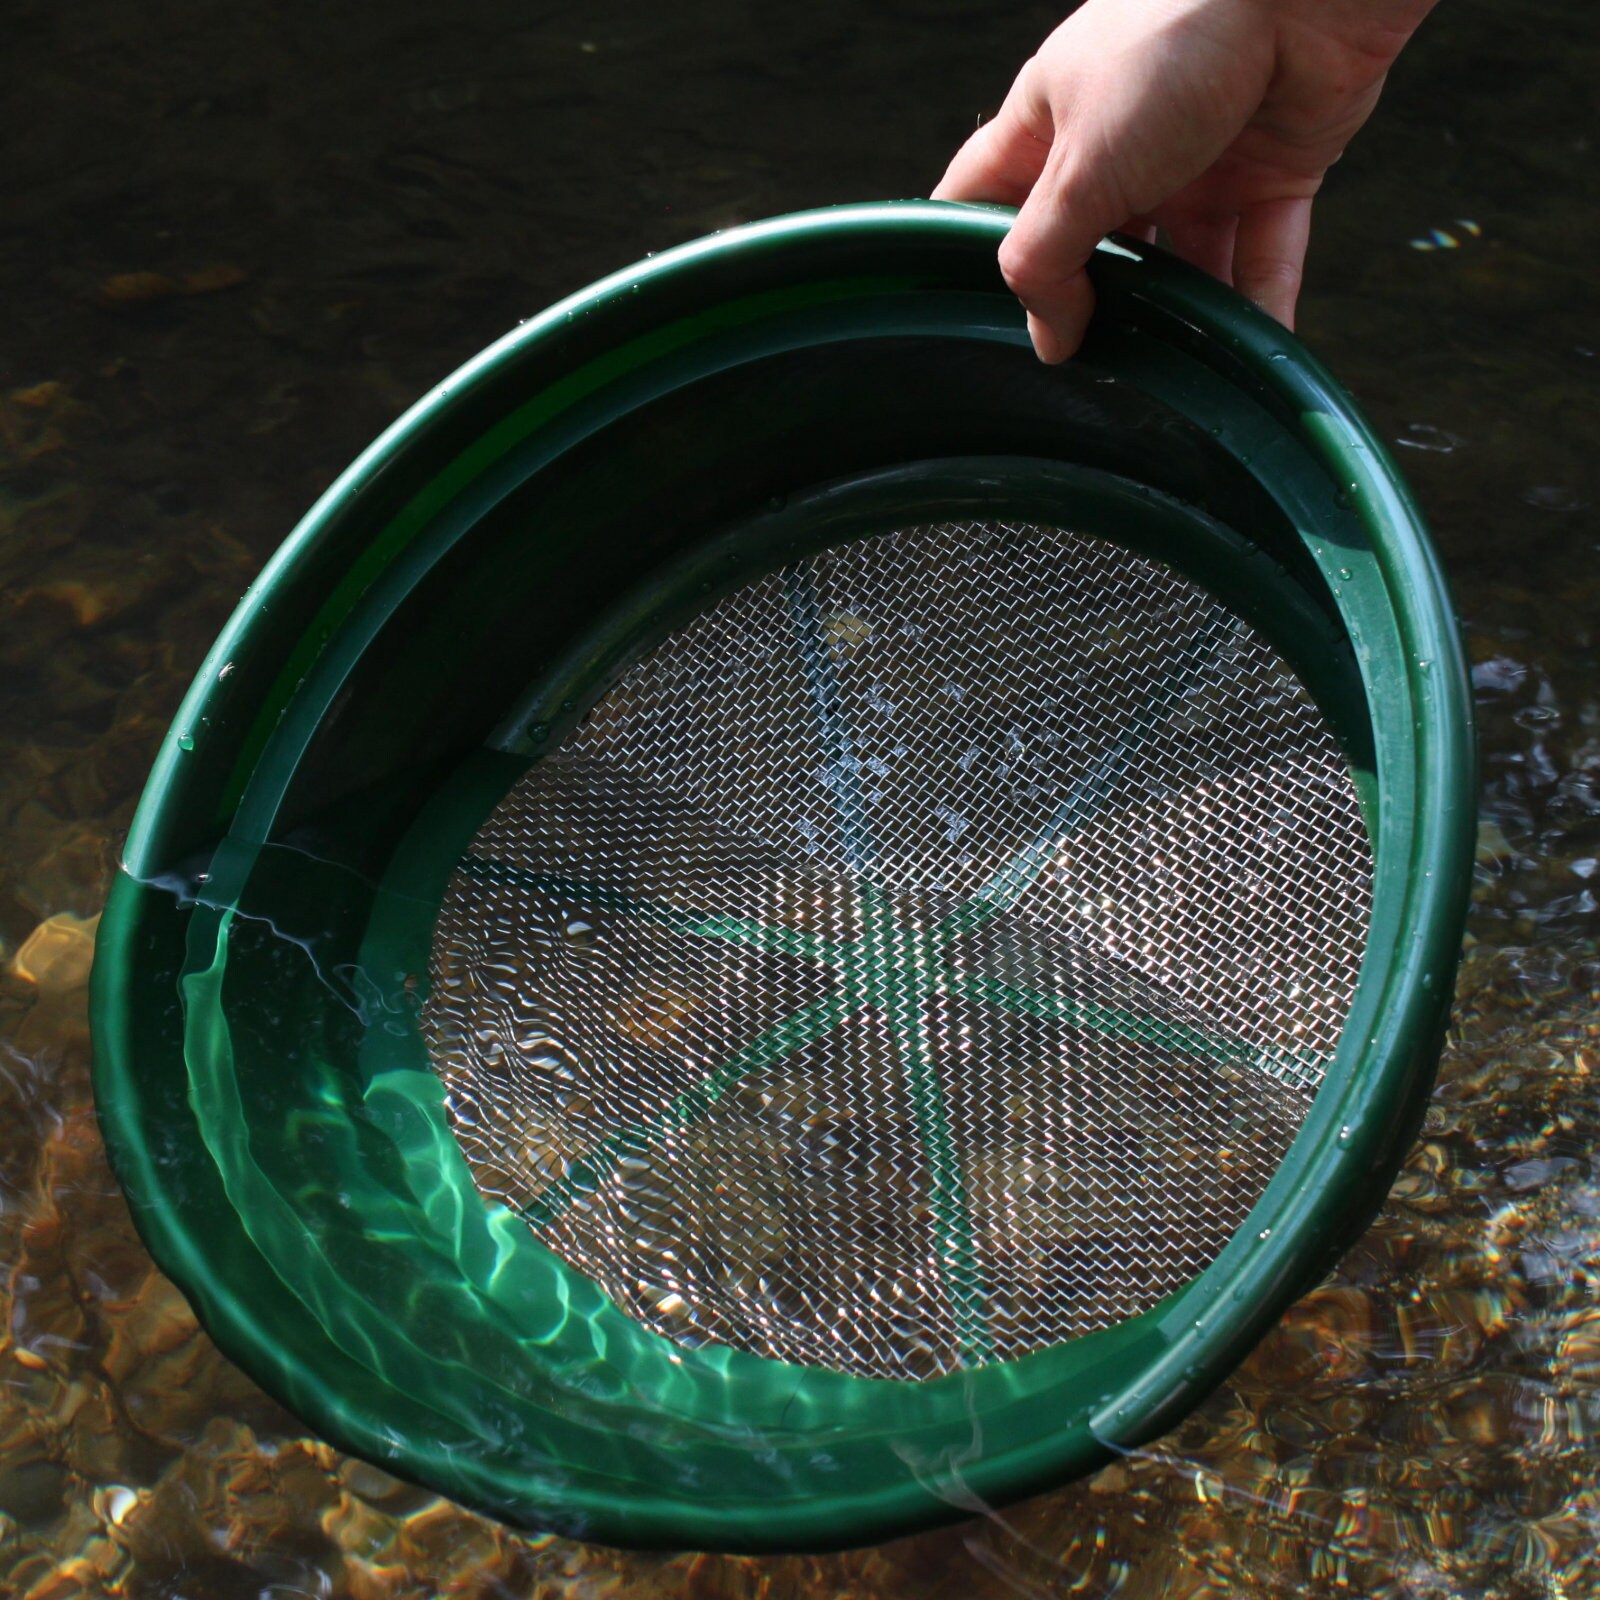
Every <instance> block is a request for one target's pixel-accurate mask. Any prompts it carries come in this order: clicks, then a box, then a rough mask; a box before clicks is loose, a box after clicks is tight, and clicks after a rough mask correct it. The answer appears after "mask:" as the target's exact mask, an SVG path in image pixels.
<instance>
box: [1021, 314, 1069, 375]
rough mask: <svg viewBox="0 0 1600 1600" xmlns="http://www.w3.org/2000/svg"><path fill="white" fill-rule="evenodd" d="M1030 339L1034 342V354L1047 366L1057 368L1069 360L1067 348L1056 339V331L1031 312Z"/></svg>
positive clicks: (1029, 321)
mask: <svg viewBox="0 0 1600 1600" xmlns="http://www.w3.org/2000/svg"><path fill="white" fill-rule="evenodd" d="M1028 337H1029V338H1030V339H1032V340H1033V349H1034V354H1035V355H1037V356H1038V358H1039V359H1040V360H1041V361H1042V362H1044V363H1045V365H1046V366H1051V367H1056V366H1060V364H1061V363H1062V362H1063V361H1065V360H1066V359H1067V347H1066V345H1065V344H1063V343H1062V341H1061V340H1060V339H1058V338H1057V337H1056V334H1055V330H1054V329H1053V328H1051V327H1050V326H1049V324H1048V323H1045V322H1043V321H1041V320H1040V319H1039V318H1038V317H1036V316H1034V314H1033V313H1032V312H1031V311H1030V312H1029V313H1028Z"/></svg>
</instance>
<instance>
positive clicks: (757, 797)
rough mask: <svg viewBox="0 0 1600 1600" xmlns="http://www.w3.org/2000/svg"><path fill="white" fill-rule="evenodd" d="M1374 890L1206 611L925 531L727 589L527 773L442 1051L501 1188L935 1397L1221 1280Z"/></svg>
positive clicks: (1204, 603)
mask: <svg viewBox="0 0 1600 1600" xmlns="http://www.w3.org/2000/svg"><path fill="white" fill-rule="evenodd" d="M1370 877H1371V858H1370V851H1369V848H1368V843H1367V836H1366V833H1365V830H1364V828H1363V825H1362V821H1361V817H1360V813H1359V809H1358V805H1357V800H1356V794H1355V791H1354V788H1353V785H1352V783H1351V779H1350V775H1349V771H1348V766H1347V763H1346V761H1345V760H1344V758H1343V756H1342V755H1341V752H1340V750H1339V748H1338V746H1337V744H1336V743H1335V741H1334V739H1333V737H1332V736H1331V734H1330V732H1329V731H1328V729H1327V727H1326V725H1325V724H1324V722H1323V720H1322V718H1321V716H1320V714H1319V713H1318V711H1317V710H1316V708H1315V706H1314V705H1313V704H1312V702H1311V700H1310V698H1309V697H1308V696H1307V694H1306V693H1305V691H1304V690H1303V689H1302V688H1301V686H1300V685H1299V683H1298V682H1297V680H1296V679H1295V678H1294V676H1293V675H1292V673H1291V672H1290V671H1289V670H1288V668H1287V667H1286V666H1285V665H1284V664H1283V662H1282V661H1281V660H1280V658H1279V657H1278V656H1277V655H1275V653H1274V652H1273V651H1272V650H1271V649H1270V648H1269V647H1268V646H1267V645H1266V644H1265V643H1264V642H1263V641H1262V640H1261V639H1260V638H1259V637H1258V636H1257V635H1255V634H1254V633H1253V632H1252V631H1251V630H1250V629H1249V628H1248V627H1247V626H1246V625H1245V624H1244V623H1243V622H1242V621H1241V620H1240V619H1239V618H1238V617H1237V616H1235V615H1234V614H1232V613H1231V612H1230V611H1229V610H1228V609H1227V608H1225V607H1224V606H1222V605H1221V604H1219V603H1218V602H1217V601H1215V600H1214V599H1213V598H1211V597H1210V596H1209V595H1208V594H1206V592H1205V591H1203V590H1201V589H1199V588H1198V587H1196V586H1195V585H1193V584H1192V583H1190V582H1188V581H1187V580H1186V579H1184V578H1183V577H1181V576H1179V575H1178V574H1176V573H1174V572H1173V571H1171V570H1169V569H1168V568H1166V567H1163V566H1160V565H1157V564H1155V563H1153V562H1151V561H1148V560H1145V559H1143V558H1141V557H1139V556H1137V555H1134V554H1131V553H1129V552H1128V551H1126V550H1124V549H1122V548H1120V547H1118V546H1115V545H1113V544H1110V543H1107V542H1104V541H1100V540H1096V539H1091V538H1088V537H1084V536H1081V535H1077V534H1073V533H1070V532H1065V531H1062V530H1059V529H1055V528H1045V527H1034V526H1011V525H996V524H989V523H984V524H977V525H972V524H960V525H954V524H943V525H939V526H935V527H920V528H910V529H905V530H902V531H899V532H895V533H889V534H884V535H880V536H876V537H873V538H870V539H866V540H862V541H860V542H857V543H854V544H849V545H844V546H840V547H837V548H834V549H831V550H828V551H825V552H823V553H822V554H819V555H817V556H814V557H811V558H809V559H807V560H804V561H802V562H799V563H797V564H796V565H794V566H791V567H789V568H787V569H785V570H783V571H781V572H775V573H772V574H770V575H768V576H765V577H763V578H761V579H759V580H758V581H756V582H754V583H751V584H749V585H748V586H747V587H744V588H742V589H740V590H738V591H737V592H736V593H733V594H731V595H730V596H728V597H727V598H725V599H724V600H722V601H721V602H720V603H718V604H716V605H714V606H712V607H711V608H710V609H709V610H707V611H706V612H704V613H703V614H702V615H701V616H699V617H698V618H697V619H695V620H694V621H693V622H692V623H690V624H689V625H688V626H687V627H685V628H683V629H682V630H681V631H679V632H677V633H675V634H673V635H672V636H671V637H669V638H668V639H666V640H665V641H664V642H663V643H661V644H660V645H659V646H658V647H657V648H655V649H654V650H653V651H652V652H651V653H650V654H648V655H647V656H646V657H645V658H644V659H643V660H641V661H640V662H638V664H637V665H636V666H635V667H634V668H633V669H632V670H631V671H630V672H629V673H628V675H627V676H626V677H625V678H624V679H623V680H622V681H621V682H619V683H618V684H617V685H616V686H615V687H614V688H613V689H612V690H611V691H610V692H609V694H607V696H606V697H605V698H604V699H603V700H602V701H601V702H600V703H599V704H598V705H597V706H596V707H595V708H594V710H593V712H592V713H591V715H590V716H589V717H588V718H587V720H586V721H585V722H584V724H583V725H582V726H581V727H580V728H579V729H578V730H577V731H576V732H575V733H574V734H573V735H572V736H571V737H570V738H569V739H568V740H567V741H566V742H565V743H564V744H563V745H562V746H561V747H560V748H559V749H557V750H555V751H554V752H553V753H551V754H549V755H547V756H546V757H545V758H543V759H542V760H540V761H539V762H537V763H536V764H535V765H533V766H532V767H531V768H530V769H529V771H528V772H527V774H526V775H525V777H524V778H523V779H522V780H521V781H520V782H519V783H518V784H517V785H516V786H515V787H514V788H513V790H512V791H511V792H510V793H509V794H508V795H507V796H506V798H505V799H504V801H503V802H502V803H501V805H500V806H499V808H498V809H497V810H496V811H495V812H494V813H493V815H492V816H491V817H490V818H489V819H488V821H487V822H486V823H485V824H484V825H483V827H482V828H481V830H480V831H479V833H478V834H477V836H476V838H475V839H474V841H473V843H472V845H471V848H470V850H469V852H468V854H467V855H466V856H465V858H464V859H463V860H462V861H461V862H460V863H459V865H458V870H457V871H456V873H455V876H454V878H453V880H452V882H451V885H450V888H449V891H448V893H447V896H446V899H445V902H444V905H443V907H442V909H441V912H440V915H439V918H438V921H437V924H436V928H435V935H434V947H433V960H432V967H431V972H430V986H429V996H428V999H427V1002H426V1005H425V1007H424V1011H423V1021H424V1030H425V1033H426V1035H427V1038H428V1042H429V1047H430V1050H431V1052H432V1055H433V1059H434V1062H435V1065H436V1067H437V1069H438V1070H439V1072H440V1073H441V1074H442V1076H443V1078H444V1080H445V1083H446V1086H447V1093H448V1104H449V1108H450V1114H451V1116H452V1118H453V1123H454V1127H455V1130H456V1133H457V1137H458V1138H459V1140H460V1142H461V1144H462V1147H463V1149H464V1151H465V1153H466V1156H467V1158H468V1160H469V1162H470V1163H471V1165H472V1167H473V1169H474V1172H475V1175H476V1177H477V1180H478V1182H479V1184H480V1186H481V1188H482V1189H483V1190H484V1191H485V1192H486V1193H488V1194H489V1195H491V1196H493V1197H495V1198H497V1199H500V1200H502V1201H503V1202H504V1203H505V1204H506V1205H507V1206H509V1207H512V1208H513V1209H515V1210H517V1211H519V1212H520V1213H521V1214H522V1215H523V1216H525V1217H526V1218H527V1219H528V1221H529V1223H530V1224H531V1225H532V1226H533V1227H534V1228H535V1229H536V1230H537V1231H538V1233H539V1234H540V1236H541V1237H542V1238H543V1239H544V1240H545V1242H546V1243H547V1244H548V1245H549V1246H550V1247H551V1248H552V1249H554V1250H555V1251H557V1252H558V1253H559V1254H560V1255H561V1256H563V1257H564V1258H565V1259H566V1260H567V1261H568V1262H570V1263H571V1264H572V1265H573V1266H575V1267H576V1268H578V1269H579V1270H581V1271H582V1272H584V1273H585V1274H587V1275H588V1276H590V1277H591V1278H593V1279H594V1280H596V1281H597V1282H598V1283H599V1284H601V1285H602V1286H603V1287H604V1288H605V1290H606V1291H607V1292H608V1293H609V1295H610V1296H611V1297H612V1298H613V1299H614V1300H615V1301H616V1303H617V1304H618V1305H619V1306H621V1307H622V1308H623V1309H624V1310H626V1311H627V1312H628V1313H629V1314H631V1315H632V1316H633V1317H635V1318H636V1319H638V1320H639V1321H640V1322H642V1323H644V1324H646V1325H647V1326H649V1327H651V1328H653V1329H655V1330H657V1331H659V1332H660V1333H662V1334H665V1335H667V1336H668V1337H671V1338H673V1339H676V1340H679V1341H681V1342H684V1343H687V1344H699V1343H703V1342H708V1341H709V1342H716V1343H721V1344H726V1345H732V1346H736V1347H738V1348H741V1349H745V1350H750V1351H754V1352H757V1353H759V1354H762V1355H766V1356H773V1357H778V1358H781V1359H784V1360H788V1361H794V1362H801V1363H807V1364H813V1365H821V1366H825V1367H830V1368H833V1369H835V1370H839V1371H844V1372H849V1373H857V1374H864V1375H871V1376H887V1377H927V1376H932V1375H935V1374H938V1373H942V1372H947V1371H951V1370H954V1369H956V1368H958V1367H960V1366H963V1365H971V1364H974V1363H978V1362H984V1361H990V1360H1003V1359H1007V1358H1011V1357H1015V1356H1019V1355H1022V1354H1025V1353H1027V1352H1029V1351H1033V1350H1037V1349H1040V1348H1042V1347H1044V1346H1047V1345H1050V1344H1053V1343H1056V1342H1059V1341H1060V1340H1063V1339H1067V1338H1070V1337H1073V1336H1075V1335H1078V1334H1082V1333H1086V1332H1089V1331H1091V1330H1093V1329H1095V1328H1099V1327H1103V1326H1106V1325H1107V1324H1110V1323H1113V1322H1117V1321H1120V1320H1122V1319H1124V1318H1126V1317H1128V1316H1130V1315H1132V1314H1134V1313H1136V1312H1138V1311H1140V1310H1143V1309H1145V1308H1147V1307H1149V1306H1151V1305H1152V1304H1154V1303H1155V1302H1156V1301H1158V1300H1159V1299H1161V1298H1162V1297H1163V1296H1164V1295H1166V1294H1169V1293H1170V1292H1172V1291H1173V1290H1175V1289H1177V1288H1179V1287H1180V1286H1181V1285H1183V1284H1184V1283H1186V1282H1188V1281H1189V1280H1190V1279H1192V1278H1193V1277H1194V1276H1195V1275H1196V1274H1197V1273H1198V1272H1200V1271H1201V1270H1202V1269H1203V1268H1204V1267H1205V1266H1206V1265H1207V1264H1208V1263H1209V1262H1210V1261H1211V1260H1212V1259H1214V1257H1215V1256H1216V1254H1217V1252H1218V1251H1219V1250H1220V1249H1221V1247H1222V1245H1223V1244H1224V1243H1225V1242H1226V1240H1227V1239H1228V1237H1229V1235H1230V1234H1231V1233H1232V1232H1233V1230H1234V1229H1235V1228H1236V1227H1237V1226H1238V1224H1239V1223H1240V1221H1241V1220H1242V1219H1243V1218H1244V1216H1245V1214H1246V1212H1247V1211H1248V1210H1249V1208H1250V1207H1251V1205H1252V1204H1253V1203H1254V1201H1255V1200H1256V1198H1257V1197H1258V1196H1259V1195H1260V1193H1261V1191H1262V1189H1263V1188H1264V1187H1265V1185H1266V1183H1267V1181H1268V1179H1269V1178H1270V1177H1271V1176H1272V1174H1273V1172H1274V1171H1275V1169H1276V1168H1277V1166H1278V1164H1279V1162H1280V1160H1281V1158H1282V1157H1283V1155H1284V1152H1285V1151H1286V1150H1287V1148H1288V1146H1289V1143H1290V1141H1291V1140H1292V1139H1293V1137H1294V1135H1295V1132H1296V1130H1297V1128H1298V1127H1299V1125H1300V1122H1301V1120H1302V1119H1303V1117H1304V1115H1305V1113H1306V1110H1307V1108H1308V1106H1309V1103H1310V1098H1311V1095H1312V1093H1313V1092H1314V1090H1315V1088H1316V1086H1317V1084H1318V1082H1319V1081H1320V1079H1321V1077H1322V1074H1323V1071H1324V1069H1325V1066H1326V1063H1327V1061H1328V1059H1329V1057H1330V1055H1331V1053H1332V1051H1333V1049H1334V1047H1335V1045H1336V1044H1337V1041H1338V1037H1339V1031H1340V1026H1341V1022H1342V1019H1343V1017H1344V1015H1345V1012H1346V1010H1347V1009H1348V1006H1349V1002H1350V999H1351V996H1352V994H1353V991H1354V987H1355V981H1356V975H1357V968H1358V966H1359V963H1360V958H1361V952H1362V948H1363V944H1364V939H1365V933H1366V924H1367V916H1368V911H1369V901H1370Z"/></svg>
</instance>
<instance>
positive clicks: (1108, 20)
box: [933, 0, 1433, 362]
mask: <svg viewBox="0 0 1600 1600" xmlns="http://www.w3.org/2000/svg"><path fill="white" fill-rule="evenodd" d="M1432 5H1433V0H1086V3H1085V4H1084V5H1083V6H1081V7H1080V8H1079V9H1078V10H1077V11H1075V12H1074V13H1073V14H1072V15H1071V16H1070V17H1068V18H1067V20H1066V21H1065V22H1064V23H1062V25H1061V26H1060V27H1059V28H1057V29H1056V31H1055V32H1054V33H1052V34H1051V35H1050V37H1049V38H1048V39H1047V40H1045V42H1044V44H1043V45H1041V46H1040V48H1039V51H1038V53H1037V54H1036V55H1035V56H1034V57H1033V58H1032V59H1031V60H1029V61H1028V62H1027V63H1026V64H1025V65H1024V66H1023V68H1022V71H1021V72H1020V73H1019V74H1018V75H1017V80H1016V82H1015V83H1014V84H1013V85H1012V86H1011V92H1010V93H1009V94H1008V95H1007V96H1006V99H1005V103H1004V105H1002V106H1001V108H1000V111H999V113H998V115H997V116H996V117H995V118H994V120H993V121H991V122H988V123H986V124H985V125H984V126H983V127H981V128H979V129H978V131H977V132H976V133H975V134H973V136H972V137H971V138H970V139H968V140H967V142H966V143H965V144H964V145H963V146H962V147H961V149H960V150H959V151H958V152H957V153H956V157H955V159H954V160H953V161H952V162H951V163H950V167H949V170H948V171H947V172H946V173H945V175H944V177H943V179H942V180H941V181H940V183H939V185H938V187H937V188H936V189H935V190H934V191H933V197H934V199H936V200H984V201H994V202H998V203H1001V204H1005V205H1013V206H1019V207H1020V208H1021V209H1020V211H1019V212H1018V215H1017V219H1016V222H1015V223H1014V224H1013V225H1012V228H1011V231H1010V233H1009V234H1008V235H1007V237H1006V240H1005V242H1004V243H1003V244H1002V245H1001V247H1000V270H1001V273H1002V274H1003V275H1004V277H1005V280H1006V283H1007V284H1008V285H1009V287H1010V289H1011V291H1012V293H1013V294H1015V295H1016V296H1017V298H1018V299H1019V300H1021V301H1022V303H1023V305H1024V306H1025V307H1026V308H1027V311H1028V332H1029V334H1030V336H1031V337H1032V339H1033V343H1034V348H1035V349H1036V350H1037V351H1038V353H1039V355H1040V357H1041V358H1042V359H1043V360H1045V361H1051V362H1054V361H1063V360H1065V359H1066V358H1067V357H1068V356H1070V355H1071V354H1072V353H1073V352H1074V351H1075V350H1076V349H1077V348H1078V345H1079V343H1080V342H1081V341H1082V338H1083V333H1084V329H1085V327H1086V326H1087V324H1088V321H1089V317H1090V314H1091V313H1092V311H1093V309H1094V291H1093V289H1092V288H1091V286H1090V283H1089V278H1088V275H1087V273H1086V272H1085V271H1084V264H1085V263H1086V262H1087V261H1088V259H1089V256H1090V254H1091V252H1092V251H1093V249H1094V247H1095V244H1096V243H1097V242H1098V241H1099V239H1100V238H1101V236H1102V235H1103V234H1106V233H1110V232H1112V231H1114V230H1122V231H1125V232H1131V233H1135V234H1138V235H1140V236H1141V237H1143V238H1145V239H1150V238H1153V237H1154V233H1155V229H1156V228H1157V227H1163V228H1165V229H1166V230H1167V231H1168V233H1169V235H1170V238H1171V242H1172V246H1173V248H1174V249H1175V250H1176V251H1177V253H1178V254H1179V255H1181V256H1183V257H1185V258H1186V259H1187V260H1189V261H1192V262H1193V263H1194V264H1195V265H1196V266H1198V267H1201V268H1203V269H1204V270H1205V271H1207V272H1209V273H1211V274H1213V275H1214V276H1215V277H1218V278H1220V279H1222V281H1223V282H1224V283H1231V284H1233V286H1234V287H1235V288H1237V289H1238V290H1239V291H1240V293H1242V294H1244V295H1246V296H1248V297H1249V298H1250V299H1252V300H1254V301H1255V302H1256V303H1257V304H1258V305H1259V306H1261V307H1262V308H1263V309H1264V310H1265V311H1267V312H1269V313H1270V314H1271V315H1272V316H1274V317H1276V318H1277V319H1278V320H1279V321H1280V322H1282V323H1283V324H1284V326H1285V327H1291V328H1292V327H1293V326H1294V309H1295V302H1296V300H1297V298H1298V297H1299V293H1300V280H1301V275H1302V272H1303V270H1304V265H1305V255H1306V242H1307V239H1308V237H1309V235H1310V230H1311V202H1312V198H1313V196H1314V195H1315V194H1316V192H1317V190H1318V188H1319V187H1320V186H1321V183H1322V179H1323V176H1324V174H1325V173H1326V172H1327V170H1328V168H1329V167H1330V166H1332V165H1333V163H1334V162H1335V161H1337V160H1338V159H1339V157H1340V155H1341V154H1342V153H1343V151H1344V147H1345V145H1346V144H1347V143H1348V142H1349V140H1350V138H1351V137H1352V136H1353V135H1354V134H1355V132H1356V130H1357V129H1359V128H1360V126H1361V125H1362V123H1364V122H1365V121H1366V120H1367V117H1368V116H1369V115H1370V113H1371V111H1372V108H1373V106H1374V105H1376V104H1377V100H1378V94H1379V92H1380V91H1381V90H1382V88H1383V83H1384V77H1385V74H1386V73H1387V72H1388V70H1389V66H1390V64H1391V63H1392V62H1393V60H1394V58H1395V57H1396V56H1397V55H1398V54H1399V53H1400V50H1401V47H1402V46H1403V45H1404V44H1405V42H1406V40H1407V39H1408V38H1410V36H1411V33H1412V31H1413V30H1414V29H1415V28H1416V26H1417V24H1418V23H1420V22H1421V21H1422V19H1423V17H1424V16H1426V15H1427V13H1428V11H1429V10H1430V9H1431V8H1432Z"/></svg>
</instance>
